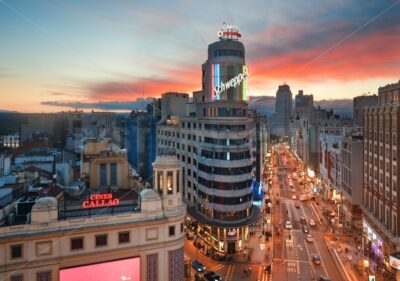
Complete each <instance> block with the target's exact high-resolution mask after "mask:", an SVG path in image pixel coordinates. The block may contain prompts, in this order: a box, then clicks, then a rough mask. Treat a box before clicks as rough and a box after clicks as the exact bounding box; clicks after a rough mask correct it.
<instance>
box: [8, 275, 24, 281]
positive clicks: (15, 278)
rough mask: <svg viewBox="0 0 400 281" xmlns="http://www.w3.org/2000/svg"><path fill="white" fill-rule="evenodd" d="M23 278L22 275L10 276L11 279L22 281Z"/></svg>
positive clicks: (12, 280)
mask: <svg viewBox="0 0 400 281" xmlns="http://www.w3.org/2000/svg"><path fill="white" fill-rule="evenodd" d="M23 280H24V276H23V275H14V276H11V281H23Z"/></svg>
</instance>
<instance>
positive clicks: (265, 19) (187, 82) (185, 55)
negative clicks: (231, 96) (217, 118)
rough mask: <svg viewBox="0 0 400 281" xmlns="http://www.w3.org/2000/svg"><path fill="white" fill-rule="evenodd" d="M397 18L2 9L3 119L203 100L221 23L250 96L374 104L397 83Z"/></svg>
mask: <svg viewBox="0 0 400 281" xmlns="http://www.w3.org/2000/svg"><path fill="white" fill-rule="evenodd" d="M205 3H207V4H205ZM399 15H400V0H397V1H394V0H372V1H363V0H312V1H311V0H309V1H304V0H289V1H281V0H269V1H265V0H257V1H244V0H242V1H228V0H224V1H218V0H217V1H184V0H182V1H173V0H170V1H71V0H69V1H36V0H35V1H34V0H32V1H23V0H19V1H11V0H0V38H1V39H0V110H15V111H19V112H39V111H60V110H64V109H67V108H66V107H65V106H66V105H71V108H74V106H75V105H76V104H77V103H81V104H86V103H89V104H92V103H98V102H103V103H108V102H115V101H130V102H132V101H134V100H136V98H146V97H156V96H160V94H161V93H163V92H167V91H179V92H188V93H191V92H192V91H194V90H199V89H200V88H201V64H202V63H203V62H204V61H205V60H206V58H207V57H206V56H207V45H208V44H210V43H212V42H214V41H216V40H217V32H218V30H219V29H220V27H221V25H222V23H223V22H227V23H229V24H236V25H238V26H240V29H241V33H242V39H241V41H242V42H243V43H244V45H245V48H246V63H247V64H248V67H249V73H250V78H249V94H250V95H275V92H276V90H277V88H278V85H279V84H282V83H284V82H286V83H287V84H289V85H290V86H291V88H292V91H293V92H294V93H297V91H298V90H299V89H303V90H304V92H305V93H306V94H309V93H312V94H314V97H315V99H317V100H320V99H336V98H352V97H354V96H357V95H361V94H363V93H368V92H370V93H376V92H377V89H378V87H379V86H384V85H386V84H388V83H394V82H397V81H398V80H399V79H400V16H399ZM61 105H62V106H61Z"/></svg>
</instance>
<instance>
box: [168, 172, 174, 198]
mask: <svg viewBox="0 0 400 281" xmlns="http://www.w3.org/2000/svg"><path fill="white" fill-rule="evenodd" d="M172 185H173V180H172V172H171V171H168V172H167V193H168V194H172Z"/></svg>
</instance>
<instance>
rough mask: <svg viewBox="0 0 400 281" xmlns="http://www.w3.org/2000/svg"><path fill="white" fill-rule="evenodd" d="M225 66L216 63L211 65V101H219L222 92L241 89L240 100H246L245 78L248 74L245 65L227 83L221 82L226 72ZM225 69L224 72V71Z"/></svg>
mask: <svg viewBox="0 0 400 281" xmlns="http://www.w3.org/2000/svg"><path fill="white" fill-rule="evenodd" d="M225 68H226V66H223V65H220V64H218V63H214V64H211V85H212V90H211V91H212V94H211V99H212V100H219V99H220V95H221V93H222V92H224V91H226V90H228V89H230V88H237V87H240V86H241V87H242V99H243V100H247V78H248V76H249V72H248V69H247V66H246V65H242V66H241V72H239V73H238V74H237V75H236V76H234V77H232V78H231V79H229V80H228V81H221V77H224V75H223V73H225V72H226V69H225ZM224 69H225V70H224Z"/></svg>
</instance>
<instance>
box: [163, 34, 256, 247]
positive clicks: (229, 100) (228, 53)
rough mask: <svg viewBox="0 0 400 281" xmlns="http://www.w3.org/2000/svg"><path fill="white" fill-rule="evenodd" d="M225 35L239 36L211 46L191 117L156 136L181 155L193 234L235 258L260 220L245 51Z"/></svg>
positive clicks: (165, 126) (189, 108) (190, 105)
mask: <svg viewBox="0 0 400 281" xmlns="http://www.w3.org/2000/svg"><path fill="white" fill-rule="evenodd" d="M226 33H228V34H229V35H231V34H236V35H238V36H236V38H234V37H235V36H221V37H220V40H219V41H217V42H214V43H212V44H210V45H209V46H208V59H207V61H206V62H205V63H204V64H203V65H202V90H201V91H198V92H195V93H194V94H193V102H192V103H190V102H189V101H188V103H187V114H186V115H185V116H179V118H178V119H179V122H176V119H175V120H174V121H175V122H172V121H171V120H170V122H168V120H167V121H166V124H160V125H159V126H158V130H157V134H158V146H159V147H160V146H172V147H175V148H177V149H178V151H179V152H178V157H179V159H180V163H181V168H182V186H183V195H184V198H185V201H186V202H187V203H188V222H187V225H188V227H189V229H192V230H193V231H194V232H196V234H197V235H198V236H200V237H202V239H203V240H204V242H205V243H207V244H208V245H210V246H211V247H212V248H213V249H214V250H216V251H220V252H227V253H234V252H238V251H241V250H243V249H244V247H245V246H246V243H247V240H248V237H249V225H250V224H252V223H254V222H256V221H257V220H258V218H259V209H258V208H257V207H254V206H253V204H252V203H253V191H252V183H253V177H254V172H255V145H256V139H255V137H256V135H255V130H256V126H255V121H254V117H252V116H250V114H249V113H248V112H247V76H248V73H247V67H246V64H245V49H244V46H243V44H242V43H241V42H240V41H239V40H238V39H237V38H238V37H239V36H240V34H239V33H238V32H236V33H235V32H226ZM224 35H225V33H224ZM171 94H172V93H168V94H165V95H163V97H162V99H164V98H172V97H171ZM173 98H177V97H173ZM170 115H171V116H172V115H174V114H173V112H171V114H170ZM171 124H172V125H171Z"/></svg>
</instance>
